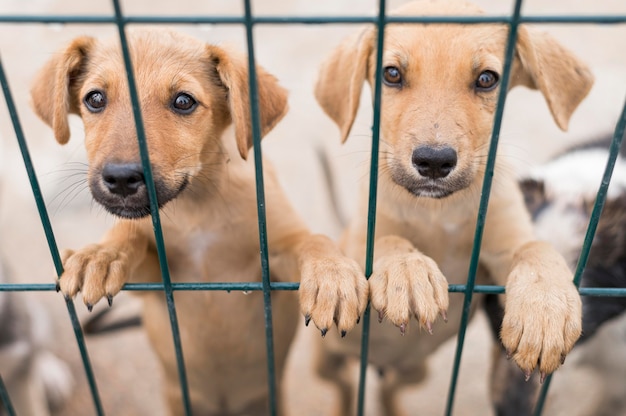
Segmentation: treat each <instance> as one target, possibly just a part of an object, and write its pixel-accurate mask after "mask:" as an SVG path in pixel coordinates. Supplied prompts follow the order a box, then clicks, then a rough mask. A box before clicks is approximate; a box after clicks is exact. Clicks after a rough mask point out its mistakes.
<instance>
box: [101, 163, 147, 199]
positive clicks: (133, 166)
mask: <svg viewBox="0 0 626 416" xmlns="http://www.w3.org/2000/svg"><path fill="white" fill-rule="evenodd" d="M102 179H103V181H104V185H105V186H106V188H107V189H108V190H109V191H110V192H111V193H114V194H117V195H121V196H129V195H133V194H135V193H136V192H137V190H138V189H139V188H140V187H141V186H143V185H144V183H145V182H144V177H143V169H142V167H141V164H139V163H109V164H107V165H106V166H105V167H104V169H102Z"/></svg>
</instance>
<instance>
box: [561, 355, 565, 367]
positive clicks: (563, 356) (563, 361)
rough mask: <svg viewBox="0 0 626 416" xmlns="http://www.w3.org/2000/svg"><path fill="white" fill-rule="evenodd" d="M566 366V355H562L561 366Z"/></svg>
mask: <svg viewBox="0 0 626 416" xmlns="http://www.w3.org/2000/svg"><path fill="white" fill-rule="evenodd" d="M563 364H565V354H561V365H563Z"/></svg>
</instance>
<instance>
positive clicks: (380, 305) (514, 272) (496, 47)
mask: <svg viewBox="0 0 626 416" xmlns="http://www.w3.org/2000/svg"><path fill="white" fill-rule="evenodd" d="M480 13H482V12H481V11H480V10H479V9H478V8H477V7H475V6H473V5H471V4H469V3H465V2H462V1H440V2H435V1H416V2H411V3H408V4H406V5H404V6H403V7H402V8H400V9H398V10H396V11H395V14H399V15H453V16H456V15H474V14H480ZM507 33H508V30H507V27H506V26H503V25H494V24H491V25H487V24H485V25H451V24H435V25H416V24H390V25H388V26H387V28H386V30H385V50H384V51H383V64H382V66H383V68H386V67H390V66H393V67H397V68H399V69H400V72H401V74H402V77H403V84H402V86H401V87H394V86H388V85H383V86H382V104H381V108H382V110H381V111H382V115H381V127H380V128H381V130H380V132H381V151H380V164H379V175H380V176H379V188H378V189H379V191H378V192H379V193H378V202H377V204H378V205H377V207H378V209H377V218H376V242H375V247H374V256H375V257H374V267H373V269H374V270H373V274H372V276H371V278H370V280H369V283H370V294H371V304H372V306H373V307H374V308H375V309H376V310H378V311H379V313H380V315H381V318H382V317H386V318H387V320H388V321H390V322H391V323H392V324H393V325H389V324H388V323H383V324H377V323H373V324H372V328H371V332H370V337H371V338H370V349H369V361H370V363H371V364H372V365H374V366H376V367H377V368H379V369H380V370H383V372H384V377H383V380H382V389H381V393H382V403H383V406H384V408H385V411H386V414H388V415H397V414H400V413H401V410H400V409H399V406H398V404H397V400H396V396H397V393H398V391H399V390H400V388H401V387H403V386H404V385H406V384H408V383H415V382H418V381H420V380H421V379H422V378H423V377H424V376H425V374H426V369H425V360H426V358H427V356H428V355H429V354H430V353H431V352H433V351H435V350H436V349H437V347H438V346H439V345H441V344H442V343H443V342H444V341H446V340H447V339H449V338H450V337H453V336H455V335H456V333H457V331H458V328H459V323H460V319H461V312H462V296H461V295H452V296H451V297H450V300H448V293H447V282H446V278H447V280H448V281H449V282H450V283H453V284H463V283H465V282H466V278H467V273H468V270H469V258H470V254H471V249H472V244H473V238H474V232H475V223H476V218H477V215H478V203H479V199H480V192H481V186H482V181H483V177H484V169H485V160H486V155H487V151H488V146H489V140H490V137H491V130H492V125H493V116H494V112H495V109H496V104H497V97H498V91H499V87H497V88H495V89H493V90H491V91H482V90H478V89H476V88H475V82H476V80H477V78H478V76H479V74H481V72H482V71H485V70H490V71H494V72H496V73H498V74H500V75H501V74H502V71H503V66H504V63H503V60H504V54H505V44H506V37H507ZM375 39H376V31H375V30H374V29H373V28H368V29H365V30H364V31H362V32H360V33H358V34H356V35H354V36H352V37H350V38H348V39H346V40H345V41H344V42H343V43H342V44H341V45H340V46H339V47H338V48H337V49H335V50H334V51H333V52H332V53H331V55H330V56H329V58H328V59H327V60H326V61H325V62H324V64H323V65H322V68H321V70H320V75H319V79H318V83H317V85H316V90H315V93H316V97H317V99H318V102H319V103H320V105H321V106H322V108H323V109H324V110H325V111H326V113H327V114H328V115H329V116H330V117H331V118H332V119H333V120H334V121H335V122H336V123H337V125H338V126H339V129H340V132H341V138H342V140H346V138H347V137H348V136H349V133H350V128H351V126H352V123H353V121H354V117H355V114H356V112H357V109H358V106H359V98H360V95H361V87H362V85H363V84H364V83H365V82H367V83H369V85H370V86H372V85H373V82H374V81H373V78H374V73H375V67H376V56H375V55H376V53H375V52H376V50H375V49H376V47H375ZM592 83H593V77H592V75H591V74H590V72H589V70H588V69H587V67H586V66H585V64H583V63H582V62H580V61H579V60H578V59H577V58H576V57H575V56H574V55H573V54H572V53H571V52H569V51H567V50H566V49H565V48H563V47H562V46H560V45H559V44H558V43H557V42H556V41H554V40H553V39H552V38H550V37H549V36H548V35H547V34H544V33H540V32H536V31H535V30H534V29H532V28H529V27H525V26H521V27H519V38H518V43H517V48H516V57H515V61H514V65H513V68H512V73H511V84H510V86H511V87H513V86H515V85H525V86H527V87H530V88H536V89H539V90H540V91H541V93H542V94H543V95H544V97H545V98H546V102H547V104H548V106H549V108H550V111H551V112H552V115H553V117H554V119H555V121H556V123H557V124H558V125H559V127H561V128H562V129H565V128H567V124H568V121H569V119H570V117H571V115H572V112H573V111H574V110H575V108H576V107H577V106H578V104H579V103H580V101H581V100H582V99H583V98H584V97H585V96H586V94H587V93H588V91H589V89H590V88H591V85H592ZM372 89H373V88H372ZM346 97H347V98H346ZM423 146H426V147H428V148H431V149H442V148H451V149H454V151H455V152H456V156H457V160H456V165H455V167H454V168H453V170H452V171H451V172H450V173H449V174H448V176H445V177H443V178H439V179H437V180H436V181H432V180H431V182H429V183H431V184H432V183H434V182H436V183H437V185H436V186H438V187H439V188H437V189H445V190H446V192H449V195H443V194H435V193H434V192H435V191H430V190H429V189H428V186H426V185H424V186H422V185H419V184H420V183H421V182H420V181H422V182H426V179H425V177H421V176H423V175H421V174H419V173H418V169H417V165H416V164H415V162H414V161H413V159H412V154H413V152H414V150H415V149H418V148H420V147H423ZM501 164H502V161H499V162H498V169H497V172H496V179H495V181H494V184H493V189H492V192H491V197H490V203H489V210H488V213H487V217H486V226H485V230H484V235H483V241H482V249H481V255H480V267H479V270H478V275H477V283H478V284H500V285H506V290H507V296H506V303H505V304H506V315H505V318H504V323H503V328H502V334H501V337H502V342H503V343H504V345H505V347H506V348H507V349H508V350H509V351H510V353H511V355H512V357H513V359H514V360H515V362H516V363H517V364H518V365H519V366H520V367H521V368H522V370H523V371H524V372H525V373H530V372H532V371H533V370H534V369H535V368H538V369H539V371H540V372H541V373H543V374H546V373H550V372H552V371H554V370H556V369H557V368H558V367H559V365H560V364H561V360H562V357H564V356H565V354H567V353H568V352H569V351H570V349H571V348H572V346H573V344H574V342H575V341H576V339H578V337H579V335H580V331H581V302H580V298H579V296H578V293H577V291H576V288H575V286H574V285H573V284H572V282H571V280H572V274H571V272H570V270H569V269H568V267H567V265H566V264H565V262H564V260H563V259H562V257H561V256H560V255H559V254H558V253H557V252H556V251H555V250H554V249H553V248H552V247H551V246H549V245H548V244H546V243H542V242H538V241H535V238H534V236H533V231H532V225H531V221H530V218H529V215H528V213H527V212H526V209H525V207H524V202H523V199H522V196H521V193H520V191H519V189H518V187H517V184H516V182H515V181H514V180H513V178H511V177H508V176H507V175H506V174H505V172H503V171H502V169H501V168H500V167H501ZM418 185H419V186H418ZM420 186H421V187H420ZM429 192H433V193H432V194H429ZM366 194H367V192H363V195H364V196H363V198H362V204H361V208H360V209H359V210H358V212H357V213H355V214H354V217H353V218H352V221H351V223H350V224H349V226H348V227H347V229H346V231H345V233H344V235H343V237H342V246H343V248H344V251H345V252H346V254H348V255H349V256H351V257H353V258H354V259H356V260H358V261H359V263H360V264H361V265H363V264H364V262H365V245H366V243H365V241H366V229H367V227H366V221H367V218H366V211H367V210H366V209H365V206H366V203H367V195H366ZM430 196H437V198H431V197H430ZM443 276H445V278H444V277H443ZM480 298H481V297H480V296H475V299H476V300H475V301H474V302H473V304H472V309H471V311H472V312H473V311H474V309H475V306H476V304H477V303H478V302H479V300H480ZM438 314H440V315H443V316H444V317H445V316H446V314H447V317H448V319H449V322H448V324H447V325H436V327H434V328H433V330H434V334H433V335H428V334H424V333H423V332H422V331H420V330H419V329H418V328H416V329H411V328H407V327H408V325H409V321H410V320H411V317H416V318H417V321H418V323H419V327H420V328H422V329H425V330H426V331H428V332H430V331H431V328H432V325H433V323H434V321H435V319H436V317H437V315H438ZM394 325H395V326H396V327H400V331H398V329H397V328H394ZM401 331H402V332H404V331H406V332H407V333H406V336H404V337H402V336H400V333H399V332H401ZM321 344H322V347H321V348H322V350H321V351H320V354H319V359H318V369H319V372H320V374H321V375H322V376H323V377H324V378H327V379H329V380H332V381H334V382H335V383H337V385H338V387H339V388H340V391H341V403H340V408H339V409H338V411H337V414H350V413H349V412H350V406H351V403H352V399H353V396H352V395H351V391H352V387H351V385H350V381H349V380H347V379H346V378H345V377H344V373H343V370H342V365H343V364H344V363H345V361H346V357H348V356H355V357H356V356H358V354H359V347H360V338H359V334H358V333H351V334H350V335H349V336H348V337H347V339H345V340H339V339H337V338H332V337H331V338H328V339H326V340H324V341H323V342H322V343H321ZM329 363H332V364H329ZM520 376H522V374H521V373H520Z"/></svg>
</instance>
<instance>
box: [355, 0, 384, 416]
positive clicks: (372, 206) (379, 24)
mask: <svg viewBox="0 0 626 416" xmlns="http://www.w3.org/2000/svg"><path fill="white" fill-rule="evenodd" d="M386 9H387V5H386V1H385V0H380V1H379V3H378V18H377V20H376V29H377V31H378V33H377V42H376V47H377V50H376V74H375V75H374V115H373V120H372V159H371V161H370V184H369V202H368V208H367V246H366V252H365V277H366V278H368V279H369V278H370V276H371V275H372V269H373V263H374V242H375V238H376V198H377V195H378V150H379V147H380V117H381V116H380V110H381V107H380V101H381V93H382V65H383V48H384V45H385V13H386ZM370 316H371V307H370V305H369V303H368V305H367V307H366V308H365V312H364V313H363V332H362V336H361V360H360V364H359V390H358V395H357V414H358V415H359V416H363V414H364V413H365V381H366V374H367V364H368V358H367V357H368V353H369V334H370V320H371V317H370Z"/></svg>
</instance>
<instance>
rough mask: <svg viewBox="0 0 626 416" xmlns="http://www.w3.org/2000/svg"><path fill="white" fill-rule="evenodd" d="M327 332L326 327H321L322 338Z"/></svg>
mask: <svg viewBox="0 0 626 416" xmlns="http://www.w3.org/2000/svg"><path fill="white" fill-rule="evenodd" d="M327 332H328V328H324V329H322V338H324V337H325V336H326V333H327Z"/></svg>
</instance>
